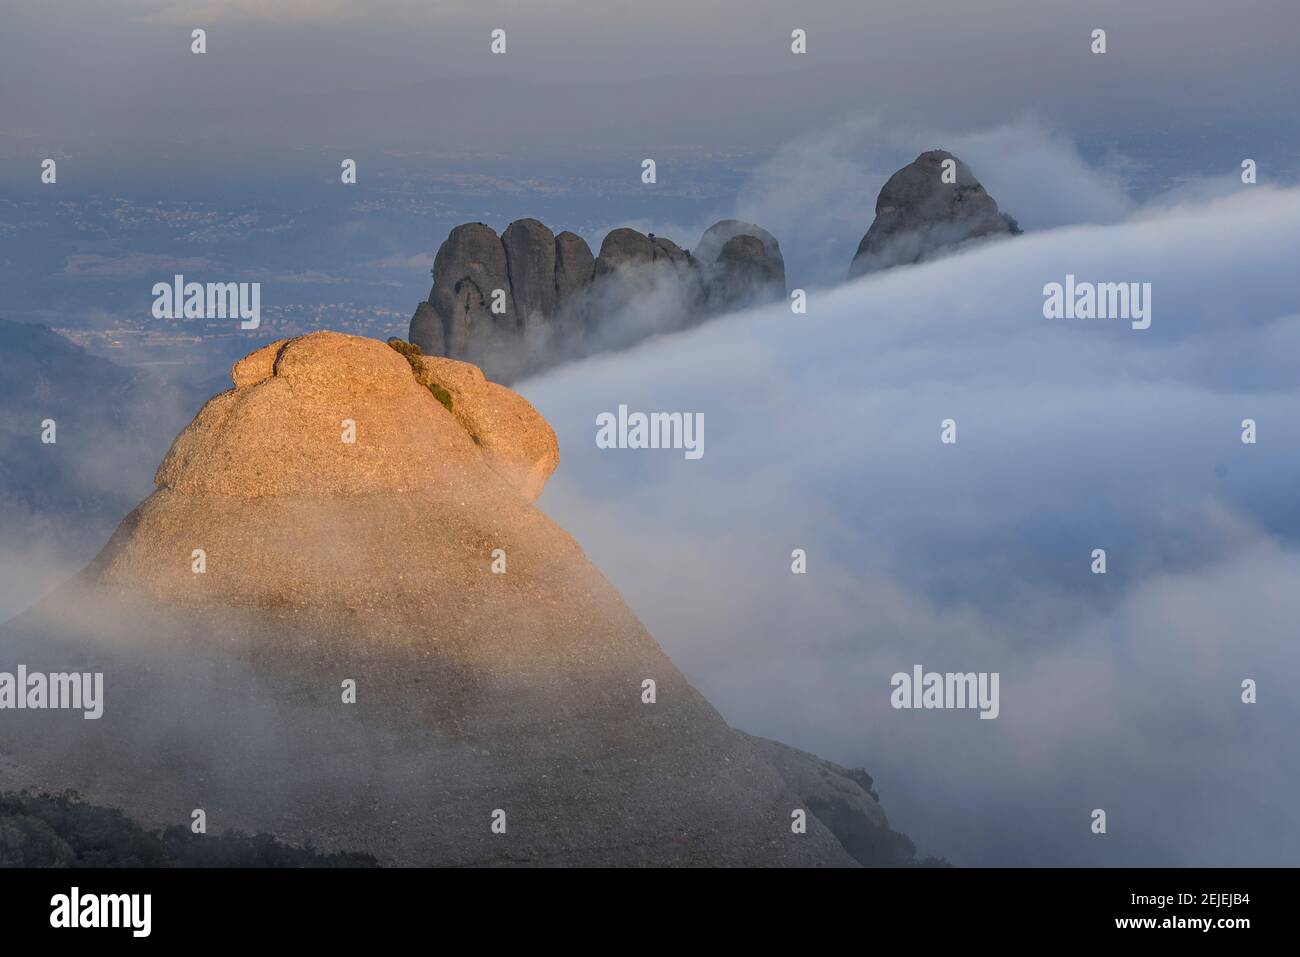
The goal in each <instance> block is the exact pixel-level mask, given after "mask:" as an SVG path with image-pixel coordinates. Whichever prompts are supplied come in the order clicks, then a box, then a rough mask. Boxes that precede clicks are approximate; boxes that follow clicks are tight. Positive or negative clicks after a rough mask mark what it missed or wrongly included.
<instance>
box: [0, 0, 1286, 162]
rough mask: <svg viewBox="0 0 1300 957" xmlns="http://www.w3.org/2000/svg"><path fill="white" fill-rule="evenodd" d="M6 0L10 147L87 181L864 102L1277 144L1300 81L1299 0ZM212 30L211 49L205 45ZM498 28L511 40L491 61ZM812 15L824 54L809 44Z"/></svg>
mask: <svg viewBox="0 0 1300 957" xmlns="http://www.w3.org/2000/svg"><path fill="white" fill-rule="evenodd" d="M4 8H5V10H4V16H5V31H4V33H3V36H0V106H2V107H3V109H2V110H0V116H2V117H3V120H2V121H0V143H2V144H3V147H4V150H5V157H6V160H7V161H8V162H15V161H20V160H21V161H25V160H26V156H27V155H29V154H30V152H31V151H36V152H41V151H54V150H65V151H67V152H68V154H69V158H70V159H75V160H76V162H78V163H80V164H84V166H85V167H86V169H87V174H88V175H89V174H90V173H92V172H98V173H99V174H100V175H106V174H107V173H108V170H109V169H110V168H111V169H112V170H113V171H114V172H113V175H118V172H119V171H118V170H117V164H119V163H121V164H127V166H128V167H130V166H131V165H132V164H135V165H136V166H137V168H138V167H141V166H149V165H151V164H153V163H156V162H162V161H163V157H165V162H167V163H187V164H192V165H195V166H197V167H199V168H202V169H204V170H205V171H208V170H209V169H211V175H220V170H221V169H222V168H223V167H224V168H225V170H226V172H227V173H228V174H234V173H235V172H236V170H237V168H238V167H239V166H240V165H241V164H242V163H243V162H245V161H251V160H252V159H254V158H255V159H256V161H257V164H258V166H259V168H265V167H266V166H268V165H276V166H278V167H279V168H282V169H285V170H288V169H292V168H293V167H294V164H295V162H298V161H300V160H301V157H302V154H301V152H300V151H302V150H306V149H315V148H328V149H335V150H345V151H347V152H349V153H361V154H363V155H366V156H369V155H373V154H374V153H375V152H377V151H380V150H419V151H427V152H432V153H439V154H443V155H464V154H471V155H482V154H495V155H497V156H498V157H499V158H501V159H503V160H505V161H516V162H520V163H524V164H526V163H534V164H537V165H539V166H542V165H549V164H555V163H559V164H567V163H581V162H586V161H590V160H591V158H593V157H597V156H603V155H604V154H606V153H609V152H613V153H616V154H622V153H627V152H630V153H631V154H633V156H634V158H635V160H636V162H638V163H639V160H640V158H641V157H642V154H645V155H654V153H655V152H656V151H660V152H662V153H663V155H665V156H668V155H672V154H673V153H674V152H675V151H678V150H688V149H705V150H713V151H716V152H718V153H720V154H726V153H727V152H729V151H733V150H743V149H753V148H758V149H770V148H773V147H775V146H777V145H778V144H782V143H786V142H789V141H791V140H793V139H796V138H797V137H798V136H800V135H801V133H802V132H804V131H806V130H811V129H816V128H819V127H822V126H826V125H833V124H835V123H838V122H839V121H841V120H842V119H843V118H844V117H845V116H847V115H856V114H861V113H867V114H873V115H879V116H881V117H882V118H883V119H884V120H885V121H886V122H888V123H890V124H893V123H897V122H900V121H907V122H908V123H910V124H914V125H915V124H917V123H918V122H921V121H923V122H924V123H925V124H928V125H930V126H933V127H937V128H944V129H956V130H962V129H966V130H975V129H981V128H985V127H988V126H992V125H996V124H998V123H1000V122H1004V121H1006V120H1007V119H1008V118H1019V117H1021V116H1025V115H1032V116H1038V117H1042V118H1044V119H1045V120H1046V121H1047V122H1048V123H1049V124H1050V125H1054V126H1060V127H1064V128H1066V129H1068V130H1070V131H1071V132H1072V133H1073V134H1074V135H1075V136H1076V137H1078V138H1081V139H1082V138H1088V137H1105V138H1114V137H1121V138H1123V137H1142V136H1146V135H1150V134H1152V133H1159V132H1167V131H1177V132H1179V133H1181V134H1186V135H1195V134H1196V133H1204V132H1205V131H1206V130H1209V129H1214V130H1216V131H1217V132H1216V135H1218V136H1236V137H1242V138H1245V139H1248V140H1249V139H1256V140H1258V139H1260V138H1261V137H1264V136H1267V135H1268V134H1269V133H1270V128H1271V127H1273V126H1274V125H1275V123H1276V120H1277V119H1278V118H1279V117H1285V116H1288V115H1290V110H1289V107H1290V106H1291V103H1290V100H1291V91H1294V90H1295V89H1296V88H1297V86H1300V62H1298V61H1297V59H1296V57H1295V56H1294V43H1293V41H1294V37H1295V35H1296V33H1297V28H1300V9H1298V8H1297V7H1296V5H1295V4H1294V3H1292V2H1290V0H1240V2H1236V3H1233V4H1224V3H1222V2H1217V0H1146V2H1143V3H1141V4H1133V3H1131V2H1127V0H1094V2H1090V3H1088V4H1077V3H1066V2H1061V0H1046V2H1044V0H985V2H981V3H979V4H971V3H968V2H962V0H915V2H909V3H906V4H883V3H878V2H864V3H843V2H831V0H819V2H804V3H798V4H793V3H788V2H774V0H719V2H715V3H710V4H705V5H701V4H698V3H694V2H686V0H656V2H655V3H652V4H636V5H632V4H591V3H580V2H576V0H551V2H545V3H538V2H533V3H500V2H491V0H487V2H475V3H436V4H431V3H426V2H418V3H417V2H364V0H362V2H348V3H342V2H310V0H291V2H270V0H268V2H253V0H230V2H223V0H193V2H186V0H180V2H176V0H170V2H169V0H117V2H115V3H112V4H104V3H100V2H96V0H51V2H47V3H40V4H32V3H14V2H12V0H6V2H5V4H4ZM196 27H201V28H203V29H205V30H206V31H208V52H207V53H206V54H204V55H203V56H196V55H194V54H192V53H191V52H190V31H191V30H192V29H193V28H196ZM498 28H500V29H504V30H505V31H506V38H507V46H506V53H505V54H504V55H493V54H491V53H490V51H489V43H490V39H489V34H490V32H491V31H492V30H493V29H498ZM796 28H797V29H803V30H805V31H806V34H807V37H808V52H807V53H806V54H803V55H794V54H792V53H791V51H790V34H791V31H792V30H794V29H796ZM1095 28H1103V29H1105V30H1106V31H1107V39H1108V49H1107V52H1106V54H1105V55H1102V56H1097V55H1094V54H1092V53H1091V52H1090V49H1089V47H1090V43H1091V40H1090V35H1091V32H1092V30H1093V29H1095ZM1272 132H1274V133H1276V132H1277V131H1276V130H1272ZM1249 145H1250V144H1249V143H1245V142H1243V143H1241V144H1239V147H1238V148H1239V149H1247V148H1248V146H1249ZM1262 145H1264V144H1259V146H1262ZM1258 148H1259V147H1257V149H1258Z"/></svg>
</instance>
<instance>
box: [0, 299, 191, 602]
mask: <svg viewBox="0 0 1300 957" xmlns="http://www.w3.org/2000/svg"><path fill="white" fill-rule="evenodd" d="M192 406H193V401H192V400H187V399H186V397H185V396H184V395H183V394H182V393H180V392H179V391H177V390H176V389H175V388H174V387H171V386H168V385H166V384H165V383H163V382H161V381H160V380H158V379H157V378H156V377H154V376H152V375H150V374H148V373H144V372H139V371H136V370H131V369H126V368H123V367H121V366H118V365H116V364H114V363H112V362H110V361H109V360H107V359H103V358H100V357H98V356H95V355H92V354H91V353H89V352H87V351H86V350H85V349H82V348H81V347H80V346H77V345H75V344H73V343H71V342H69V341H68V340H67V339H64V338H63V337H62V336H60V335H58V334H57V333H55V332H53V331H51V330H50V329H48V328H46V327H45V326H38V325H31V324H28V323H19V322H10V321H8V320H3V319H0V527H3V529H4V533H3V535H0V616H5V615H7V614H9V613H11V612H13V611H15V610H17V608H18V607H20V606H21V605H23V604H25V603H27V602H28V601H30V600H32V599H34V598H35V597H38V596H39V592H40V591H42V590H44V589H45V588H47V587H49V586H50V585H51V584H53V582H54V580H57V578H58V577H59V576H60V575H61V574H62V573H63V570H64V568H65V566H75V565H78V564H81V563H83V562H84V561H85V560H86V559H87V558H88V557H89V556H91V555H93V554H94V552H95V550H96V549H97V548H98V546H99V545H100V544H102V542H103V540H104V538H105V537H106V536H107V535H108V534H111V532H112V530H113V528H114V527H116V525H117V523H118V522H119V521H120V520H121V519H122V517H123V516H124V515H125V514H126V513H127V512H128V511H130V509H131V508H132V506H133V505H134V504H135V502H136V501H138V499H139V497H140V495H141V494H142V493H147V492H148V490H149V489H150V488H151V487H152V476H153V469H154V466H155V464H156V463H157V461H158V460H159V458H160V457H161V456H162V454H163V453H164V452H165V451H166V449H167V446H168V444H169V443H170V441H171V438H172V436H173V435H174V434H175V432H176V430H177V429H178V428H179V427H180V426H181V425H183V424H184V422H185V421H186V420H187V419H188V417H189V415H191V414H192V412H193V408H192ZM47 422H52V423H53V430H52V432H51V431H50V430H49V429H48V428H47V426H46V424H45V423H47ZM43 433H46V434H47V435H48V437H51V438H53V439H54V441H53V442H44V441H42V434H43ZM34 592H35V594H34Z"/></svg>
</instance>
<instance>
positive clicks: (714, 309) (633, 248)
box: [409, 219, 785, 382]
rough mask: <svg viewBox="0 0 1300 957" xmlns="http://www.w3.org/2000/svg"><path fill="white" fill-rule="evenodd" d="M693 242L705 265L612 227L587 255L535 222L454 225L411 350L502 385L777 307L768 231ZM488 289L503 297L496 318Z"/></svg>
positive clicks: (737, 225) (778, 268)
mask: <svg viewBox="0 0 1300 957" xmlns="http://www.w3.org/2000/svg"><path fill="white" fill-rule="evenodd" d="M747 238H748V239H756V240H758V245H755V244H754V243H753V242H752V241H745V240H746V239H747ZM733 239H734V240H740V241H739V242H737V243H736V244H735V245H733V246H731V247H730V248H729V249H728V248H727V244H728V242H729V241H731V240H733ZM700 242H701V248H702V249H703V250H704V255H703V256H699V255H692V254H691V252H690V250H688V249H683V248H682V247H680V246H679V245H678V244H677V243H675V242H673V241H672V240H671V239H668V238H666V237H664V236H655V235H653V234H645V233H642V232H640V231H638V230H635V229H630V228H627V227H620V228H618V229H614V230H611V231H610V232H609V233H608V234H607V235H606V236H605V238H604V240H603V241H602V243H601V246H600V250H599V253H598V254H597V255H595V256H593V255H592V252H591V248H590V247H589V246H588V245H587V243H586V241H585V240H583V239H582V237H580V236H578V235H577V234H576V233H572V232H567V231H566V232H561V233H559V234H558V235H556V234H553V233H552V232H551V230H550V229H548V228H547V227H546V226H545V225H544V224H543V223H541V222H540V221H539V220H536V219H520V220H516V221H515V222H513V223H511V224H510V225H509V226H508V227H506V230H505V232H504V233H502V234H501V236H500V237H498V236H497V235H496V233H495V232H494V231H493V230H492V229H491V228H489V227H488V226H485V225H483V224H482V223H467V224H464V225H461V226H457V227H456V228H455V229H453V230H452V232H451V234H450V235H449V236H448V238H447V240H446V241H445V242H444V243H443V244H442V247H441V248H440V249H439V250H438V253H437V256H436V257H435V260H434V269H433V276H434V283H433V288H432V290H431V291H430V293H429V298H428V299H427V300H426V301H425V302H422V303H420V304H419V306H418V307H417V308H416V312H415V315H414V316H413V317H412V319H411V325H410V333H409V335H410V340H411V342H413V343H415V344H416V345H418V346H419V347H420V349H421V350H422V351H423V353H424V354H425V355H435V356H445V357H447V358H452V359H459V360H463V361H467V362H472V363H473V364H475V365H478V366H480V367H481V368H482V369H483V370H484V371H485V372H486V373H487V374H488V375H489V376H490V377H491V378H493V379H498V380H500V381H503V382H510V381H514V380H515V379H518V378H520V377H521V376H524V375H527V374H529V373H532V372H536V371H539V370H541V369H545V368H548V367H550V366H553V365H556V364H558V363H560V362H564V361H567V360H569V359H574V358H578V357H581V356H585V355H591V354H594V353H598V352H605V351H610V350H614V349H622V348H627V347H628V346H631V345H634V344H636V343H637V342H640V341H641V340H643V339H645V338H647V337H649V336H652V335H656V334H658V333H663V332H671V331H675V330H679V329H685V328H688V327H690V326H693V325H696V324H698V323H700V322H702V321H704V320H705V319H707V318H708V317H710V316H713V315H717V314H720V313H724V312H731V311H735V310H737V309H743V308H745V307H746V306H750V305H754V304H755V303H759V302H769V301H772V300H774V299H779V298H782V297H784V295H785V264H784V261H783V260H782V258H781V252H780V247H779V245H778V244H777V242H776V239H775V238H774V237H773V236H772V235H771V234H770V233H768V232H767V231H766V230H764V229H761V228H760V227H758V226H754V225H752V224H750V223H742V222H740V221H738V220H723V221H722V222H720V223H717V224H715V225H714V226H712V227H710V228H709V229H708V230H707V231H706V232H705V234H704V236H703V237H702V238H701V240H700ZM724 252H725V255H724ZM493 290H501V295H500V296H499V297H498V299H497V302H498V303H499V306H498V311H496V312H493V311H492V308H491V307H492V301H493V299H492V295H493Z"/></svg>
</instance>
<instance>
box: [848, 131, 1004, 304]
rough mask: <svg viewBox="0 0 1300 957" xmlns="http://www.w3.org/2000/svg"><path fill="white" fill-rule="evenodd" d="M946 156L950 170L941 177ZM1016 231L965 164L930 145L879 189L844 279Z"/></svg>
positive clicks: (914, 261) (911, 261)
mask: <svg viewBox="0 0 1300 957" xmlns="http://www.w3.org/2000/svg"><path fill="white" fill-rule="evenodd" d="M948 160H951V161H952V165H951V167H950V169H951V174H950V176H948V177H945V162H946V161H948ZM945 178H949V179H951V180H952V182H945ZM1018 232H1020V228H1019V227H1018V226H1017V225H1016V223H1015V220H1013V219H1011V218H1010V217H1009V216H1007V215H1005V214H1003V213H1001V212H999V211H998V204H997V202H995V201H994V199H993V197H992V196H990V195H989V194H988V193H987V192H985V190H984V187H983V186H981V185H980V182H979V180H977V179H976V178H975V176H974V174H973V173H971V171H970V168H969V167H967V166H966V164H965V163H963V162H962V161H961V160H959V159H957V157H955V156H953V155H952V154H951V153H948V152H946V151H944V150H930V151H929V152H927V153H922V154H921V155H920V156H918V157H917V158H916V159H915V160H913V161H912V162H911V163H909V164H908V165H907V166H904V167H903V168H902V169H900V170H899V171H898V172H896V173H895V174H894V175H893V176H891V177H889V180H888V181H887V182H886V183H885V185H884V188H882V189H881V190H880V195H879V196H878V197H877V198H876V218H875V220H874V221H873V222H872V223H871V228H870V229H868V230H867V234H866V235H865V236H863V237H862V242H861V243H860V244H859V246H858V251H857V254H856V255H855V256H854V257H853V263H852V265H851V266H850V267H849V278H850V279H853V278H856V277H857V276H861V275H864V274H866V273H869V272H875V271H877V270H880V269H888V268H890V267H891V266H900V265H904V264H907V263H916V262H921V261H922V260H925V259H929V258H931V257H932V256H934V255H936V254H938V253H941V252H943V251H946V250H949V249H951V248H952V247H954V246H957V245H959V244H961V243H965V242H968V241H970V240H974V239H980V238H983V237H994V236H1009V235H1015V234H1016V233H1018Z"/></svg>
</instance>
